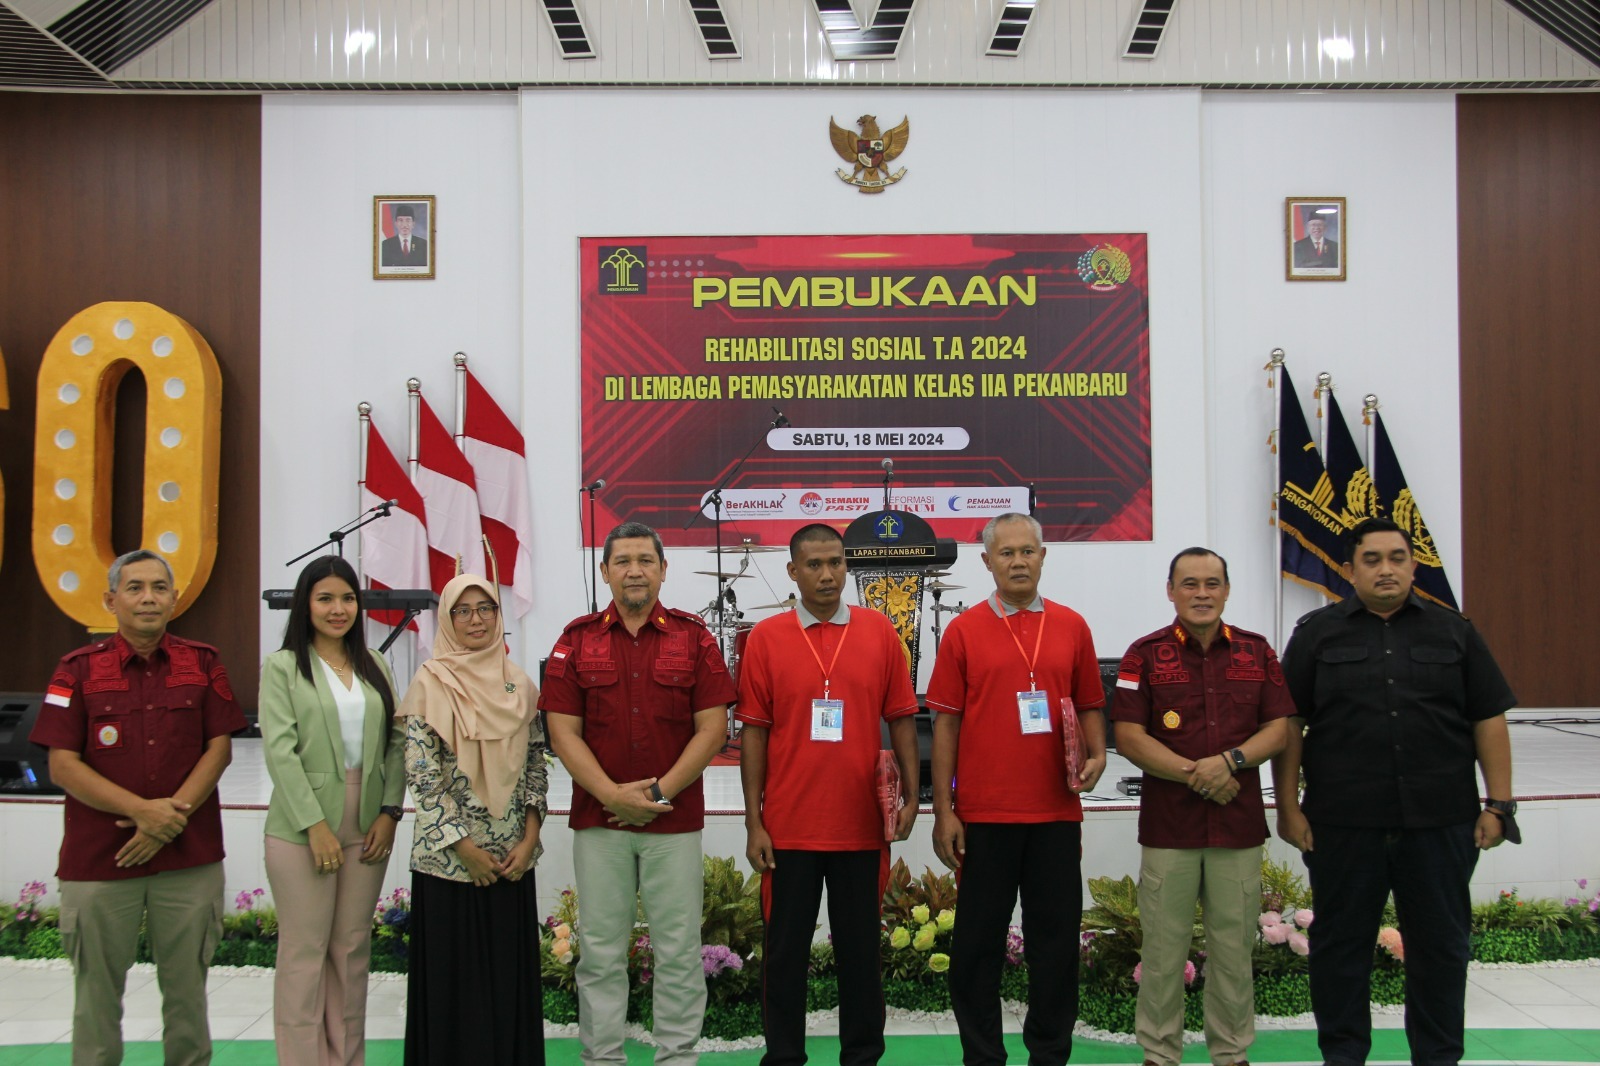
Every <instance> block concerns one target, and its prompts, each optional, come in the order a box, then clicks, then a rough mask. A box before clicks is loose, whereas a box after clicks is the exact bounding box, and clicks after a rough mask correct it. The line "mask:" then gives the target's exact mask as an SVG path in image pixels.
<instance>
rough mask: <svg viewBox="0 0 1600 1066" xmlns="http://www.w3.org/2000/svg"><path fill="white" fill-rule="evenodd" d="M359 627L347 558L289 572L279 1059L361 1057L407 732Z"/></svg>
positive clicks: (276, 892)
mask: <svg viewBox="0 0 1600 1066" xmlns="http://www.w3.org/2000/svg"><path fill="white" fill-rule="evenodd" d="M361 623H362V615H361V592H360V589H359V579H358V578H357V577H356V573H355V571H354V570H353V569H352V568H351V566H350V564H349V563H347V562H345V561H344V560H343V559H341V558H339V557H337V556H333V555H328V556H323V557H322V558H320V559H314V560H312V562H311V563H309V564H308V565H307V566H306V568H305V569H304V570H303V571H301V573H300V578H299V580H298V581H297V582H295V588H294V601H293V603H292V604H291V605H290V608H289V622H288V624H287V625H286V626H285V627H284V633H283V647H282V649H280V650H279V651H276V652H274V653H272V654H271V655H269V656H268V657H267V660H266V662H265V663H264V664H262V667H261V698H260V701H259V704H258V706H259V708H260V714H261V737H262V741H263V747H264V748H265V750H266V757H267V772H268V773H269V774H270V775H271V776H272V785H273V788H272V803H271V806H270V807H268V809H267V826H266V862H267V880H268V882H269V883H270V884H271V885H272V899H273V903H274V904H275V905H276V906H277V910H278V969H277V975H276V978H275V980H274V988H273V1016H274V1035H275V1038H276V1041H277V1051H278V1061H279V1062H280V1063H283V1064H285V1066H348V1064H355V1063H362V1062H364V1061H365V1056H366V1013H367V966H368V962H369V959H370V958H371V952H372V912H373V909H374V908H375V907H376V906H377V902H378V894H379V893H380V892H381V891H382V889H383V876H384V870H385V868H386V867H387V866H388V864H389V853H390V851H392V850H393V848H394V833H395V826H396V825H397V824H398V823H399V821H400V815H401V808H400V801H401V799H402V798H403V797H404V795H405V773H404V771H403V770H402V759H403V757H404V753H405V730H404V726H403V724H402V723H401V722H400V720H399V719H397V718H396V717H395V713H394V712H395V697H394V681H393V679H392V676H391V675H390V673H389V667H388V664H387V663H385V662H384V661H383V658H382V657H381V656H379V655H378V654H377V653H376V652H373V651H369V650H368V649H367V642H366V638H365V636H364V635H363V633H362V624H361Z"/></svg>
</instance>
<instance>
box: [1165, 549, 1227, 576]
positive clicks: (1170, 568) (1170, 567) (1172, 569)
mask: <svg viewBox="0 0 1600 1066" xmlns="http://www.w3.org/2000/svg"><path fill="white" fill-rule="evenodd" d="M1191 555H1198V556H1205V555H1209V556H1211V557H1212V558H1213V559H1216V560H1217V561H1218V562H1220V563H1221V564H1222V583H1223V584H1224V585H1229V584H1232V582H1230V581H1229V580H1228V560H1226V559H1224V558H1223V557H1222V556H1220V555H1218V554H1217V553H1216V552H1214V551H1212V550H1211V549H1210V548H1201V547H1199V546H1198V545H1197V546H1195V547H1193V548H1185V549H1183V551H1181V552H1179V553H1178V554H1177V555H1174V556H1173V557H1172V562H1170V563H1168V564H1167V584H1169V585H1170V584H1172V578H1173V575H1175V574H1176V573H1177V572H1178V560H1179V559H1186V558H1188V557H1189V556H1191Z"/></svg>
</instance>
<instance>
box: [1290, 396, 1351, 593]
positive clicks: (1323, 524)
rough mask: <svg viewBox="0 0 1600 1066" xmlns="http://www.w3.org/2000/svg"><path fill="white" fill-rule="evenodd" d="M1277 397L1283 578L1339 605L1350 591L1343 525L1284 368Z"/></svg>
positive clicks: (1303, 414)
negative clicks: (1344, 572) (1342, 569)
mask: <svg viewBox="0 0 1600 1066" xmlns="http://www.w3.org/2000/svg"><path fill="white" fill-rule="evenodd" d="M1278 384H1279V394H1278V532H1279V535H1280V536H1281V537H1282V538H1283V576H1284V577H1287V578H1289V579H1290V580H1291V581H1295V582H1298V583H1300V584H1302V585H1306V586H1309V587H1310V588H1314V589H1316V590H1317V591H1319V592H1321V593H1322V594H1323V595H1326V596H1332V597H1333V598H1334V599H1343V598H1344V597H1346V596H1348V595H1349V594H1350V593H1351V592H1352V591H1353V590H1352V589H1351V587H1350V584H1349V583H1348V582H1347V581H1345V579H1344V577H1343V575H1342V574H1341V573H1340V566H1341V560H1342V558H1343V551H1344V544H1343V539H1344V531H1345V525H1344V520H1343V518H1342V515H1341V512H1340V509H1339V507H1338V504H1337V501H1336V499H1335V492H1334V488H1333V482H1332V480H1331V479H1330V478H1329V477H1328V471H1327V470H1326V469H1325V468H1324V467H1323V465H1322V456H1321V455H1320V454H1319V453H1318V452H1317V444H1316V441H1314V440H1312V438H1311V430H1310V428H1309V427H1308V426H1307V425H1306V416H1305V412H1304V411H1302V410H1301V409H1300V400H1299V398H1298V397H1297V396H1296V395H1295V391H1294V385H1293V384H1292V383H1291V382H1290V381H1289V368H1288V367H1284V368H1283V375H1282V377H1281V378H1280V379H1279V382H1278Z"/></svg>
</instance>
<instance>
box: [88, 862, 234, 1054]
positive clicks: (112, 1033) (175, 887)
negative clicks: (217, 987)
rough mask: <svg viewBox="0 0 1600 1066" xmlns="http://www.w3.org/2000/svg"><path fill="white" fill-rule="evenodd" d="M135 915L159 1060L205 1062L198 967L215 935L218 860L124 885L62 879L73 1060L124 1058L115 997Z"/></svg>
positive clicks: (129, 954) (207, 1044)
mask: <svg viewBox="0 0 1600 1066" xmlns="http://www.w3.org/2000/svg"><path fill="white" fill-rule="evenodd" d="M141 921H143V922H144V924H145V926H146V929H147V931H148V933H149V937H150V952H151V954H152V955H153V956H154V957H155V963H156V982H157V984H158V985H159V986H160V988H161V1022H162V1030H161V1043H162V1049H163V1057H164V1061H165V1063H166V1066H205V1064H206V1063H209V1062H210V1061H211V1026H210V1023H209V1021H208V1020H207V1018H206V970H207V968H208V967H209V966H210V965H211V957H212V956H213V955H215V954H216V951H217V941H218V940H220V939H221V937H222V864H221V863H220V862H213V863H207V864H206V865H204V866H194V867H190V868H189V869H187V870H170V871H168V872H166V873H159V874H155V875H153V876H151V877H131V878H128V879H127V880H125V881H63V882H61V946H62V949H63V950H65V951H66V953H67V957H68V958H69V959H71V960H72V973H73V991H74V995H75V999H74V1002H73V1008H72V1066H116V1064H117V1063H120V1062H121V1061H122V993H123V991H124V989H125V988H126V987H127V983H128V967H130V966H132V965H133V962H134V955H135V954H136V953H137V951H138V947H139V925H140V922H141Z"/></svg>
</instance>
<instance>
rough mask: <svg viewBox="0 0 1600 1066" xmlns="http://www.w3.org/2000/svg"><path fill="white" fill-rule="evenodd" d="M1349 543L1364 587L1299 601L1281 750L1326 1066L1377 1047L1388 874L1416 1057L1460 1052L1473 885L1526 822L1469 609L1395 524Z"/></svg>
mask: <svg viewBox="0 0 1600 1066" xmlns="http://www.w3.org/2000/svg"><path fill="white" fill-rule="evenodd" d="M1347 550H1348V555H1349V559H1348V561H1347V562H1346V563H1345V564H1344V575H1345V578H1346V579H1347V580H1348V581H1349V582H1350V583H1351V585H1353V586H1354V587H1355V590H1356V595H1355V596H1353V597H1351V598H1349V599H1346V600H1344V601H1342V602H1340V603H1336V604H1333V605H1332V606H1329V607H1324V608H1322V609H1321V610H1318V611H1313V612H1311V613H1310V614H1308V615H1306V616H1305V617H1304V618H1302V619H1300V621H1299V623H1298V625H1297V626H1296V628H1295V631H1294V635H1293V637H1291V638H1290V640H1289V646H1288V648H1287V649H1286V650H1285V652H1284V657H1283V668H1284V677H1285V680H1286V681H1287V683H1288V686H1289V694H1290V695H1291V696H1292V697H1293V698H1294V702H1295V706H1296V708H1297V709H1298V711H1299V714H1298V716H1297V717H1296V718H1293V719H1291V720H1290V730H1289V744H1288V746H1287V747H1286V748H1285V749H1284V751H1283V754H1282V755H1280V756H1279V757H1278V758H1277V759H1276V760H1274V763H1273V776H1274V779H1275V783H1276V785H1277V803H1278V835H1279V836H1280V837H1282V838H1283V839H1284V840H1286V841H1288V842H1289V843H1290V844H1293V845H1294V846H1295V847H1297V848H1299V849H1300V851H1301V852H1302V854H1303V856H1304V859H1305V864H1306V869H1307V870H1308V871H1309V872H1310V874H1311V889H1312V895H1313V900H1314V903H1315V907H1316V921H1315V922H1314V923H1313V926H1312V929H1311V1004H1312V1008H1313V1010H1314V1011H1315V1013H1316V1017H1317V1041H1318V1043H1319V1045H1320V1046H1321V1048H1322V1056H1323V1058H1324V1060H1326V1062H1327V1063H1328V1064H1329V1066H1360V1064H1362V1063H1365V1062H1366V1058H1367V1054H1368V1052H1369V1051H1370V1050H1371V1048H1372V1015H1371V1011H1370V1008H1369V1002H1370V990H1369V981H1370V977H1371V970H1372V953H1373V947H1374V944H1375V943H1376V941H1377V935H1378V923H1379V920H1380V917H1381V915H1382V912H1383V905H1384V903H1385V902H1386V900H1387V899H1388V896H1389V893H1390V891H1393V892H1394V899H1395V908H1396V910H1397V911H1398V912H1399V917H1400V927H1401V932H1402V935H1403V936H1404V938H1405V941H1404V942H1405V967H1406V1039H1407V1040H1408V1042H1409V1043H1410V1045H1411V1061H1412V1062H1413V1063H1427V1064H1434V1063H1442V1064H1453V1063H1458V1062H1460V1061H1461V1056H1462V1053H1463V1047H1462V1043H1463V1038H1464V1032H1465V1027H1466V1020H1465V1009H1466V987H1467V962H1468V960H1469V958H1470V957H1471V951H1470V944H1469V934H1470V919H1471V899H1470V896H1469V894H1468V889H1467V885H1468V882H1469V881H1470V880H1471V878H1472V871H1473V868H1474V867H1475V866H1476V865H1477V862H1478V852H1479V850H1482V849H1487V848H1492V847H1495V846H1496V845H1498V844H1499V843H1500V841H1501V840H1502V839H1504V837H1505V835H1506V833H1507V832H1508V831H1513V830H1514V829H1515V825H1516V823H1515V821H1514V820H1512V816H1513V815H1514V814H1515V812H1516V805H1515V803H1514V802H1512V795H1511V739H1510V735H1509V733H1508V732H1507V730H1506V718H1505V712H1506V711H1507V710H1509V709H1510V708H1511V707H1513V706H1515V705H1516V698H1515V697H1514V696H1513V695H1512V694H1511V689H1510V687H1509V686H1508V685H1507V684H1506V680H1505V678H1504V677H1503V676H1502V675H1501V673H1500V668H1499V667H1498V666H1496V665H1495V661H1494V658H1493V656H1491V655H1490V654H1489V649H1488V646H1487V645H1485V644H1484V642H1483V638H1482V637H1481V636H1479V635H1478V631H1477V630H1476V629H1474V628H1473V626H1472V623H1471V622H1469V621H1467V620H1466V619H1465V618H1463V617H1462V616H1461V615H1459V614H1457V613H1456V612H1455V611H1452V610H1450V609H1449V608H1447V607H1441V606H1438V605H1437V604H1434V603H1430V602H1427V601H1425V600H1423V599H1422V598H1421V597H1419V596H1418V595H1416V594H1415V593H1414V592H1413V591H1412V589H1411V582H1412V575H1413V573H1414V571H1415V569H1416V560H1415V559H1414V558H1413V557H1412V554H1411V540H1410V537H1409V536H1408V535H1407V534H1406V533H1405V532H1404V531H1403V530H1401V529H1400V527H1399V526H1397V525H1395V524H1394V523H1393V522H1391V521H1389V520H1387V519H1383V518H1370V519H1367V520H1366V521H1363V522H1361V523H1358V524H1357V525H1356V527H1355V528H1354V529H1353V530H1351V531H1350V535H1349V541H1348V549H1347ZM1299 725H1304V726H1305V727H1307V730H1306V732H1305V736H1304V738H1303V740H1302V737H1301V730H1300V729H1299V728H1297V726H1299ZM1474 763H1476V764H1478V765H1479V766H1481V767H1482V771H1483V781H1484V785H1485V787H1486V789H1487V792H1488V796H1489V802H1488V807H1487V809H1485V808H1484V807H1480V805H1479V803H1478V791H1477V787H1476V784H1475V782H1474V780H1473V767H1474ZM1302 765H1304V768H1305V784H1306V791H1305V796H1304V797H1303V798H1302V797H1299V778H1300V770H1301V767H1302ZM1512 839H1516V837H1515V836H1513V837H1512Z"/></svg>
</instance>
